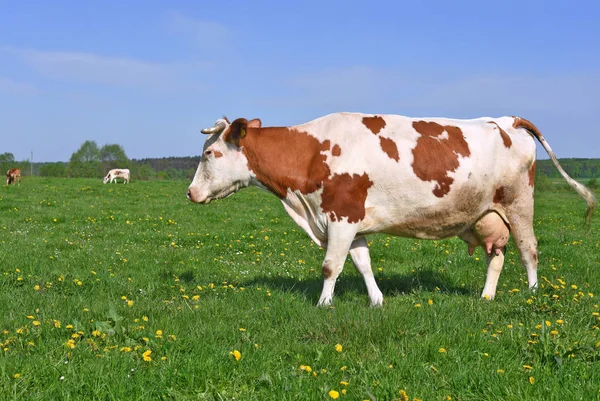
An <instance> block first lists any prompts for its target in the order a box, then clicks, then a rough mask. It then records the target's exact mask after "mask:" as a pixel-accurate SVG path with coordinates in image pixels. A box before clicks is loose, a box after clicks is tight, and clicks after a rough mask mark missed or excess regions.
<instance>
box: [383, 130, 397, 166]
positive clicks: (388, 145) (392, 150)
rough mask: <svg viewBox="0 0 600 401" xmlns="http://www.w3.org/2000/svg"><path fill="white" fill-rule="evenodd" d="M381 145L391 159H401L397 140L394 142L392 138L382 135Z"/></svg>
mask: <svg viewBox="0 0 600 401" xmlns="http://www.w3.org/2000/svg"><path fill="white" fill-rule="evenodd" d="M379 145H380V146H381V150H383V151H384V152H385V154H386V155H388V157H389V158H390V159H394V160H396V161H398V160H400V155H399V154H398V146H396V142H394V141H393V140H392V139H390V138H384V137H382V136H380V137H379Z"/></svg>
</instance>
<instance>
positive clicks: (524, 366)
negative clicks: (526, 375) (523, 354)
mask: <svg viewBox="0 0 600 401" xmlns="http://www.w3.org/2000/svg"><path fill="white" fill-rule="evenodd" d="M523 369H525V370H532V369H533V367H532V366H530V365H523Z"/></svg>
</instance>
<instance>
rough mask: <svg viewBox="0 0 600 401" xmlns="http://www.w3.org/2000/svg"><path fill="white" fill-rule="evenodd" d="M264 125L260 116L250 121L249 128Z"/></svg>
mask: <svg viewBox="0 0 600 401" xmlns="http://www.w3.org/2000/svg"><path fill="white" fill-rule="evenodd" d="M261 126H262V122H261V121H260V118H254V119H252V120H250V121H248V128H260V127H261Z"/></svg>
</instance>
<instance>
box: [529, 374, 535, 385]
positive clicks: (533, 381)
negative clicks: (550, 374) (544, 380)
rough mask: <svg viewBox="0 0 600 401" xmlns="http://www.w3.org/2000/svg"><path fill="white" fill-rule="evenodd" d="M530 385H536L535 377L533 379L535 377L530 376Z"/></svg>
mask: <svg viewBox="0 0 600 401" xmlns="http://www.w3.org/2000/svg"><path fill="white" fill-rule="evenodd" d="M529 383H530V384H533V383H535V377H533V376H529Z"/></svg>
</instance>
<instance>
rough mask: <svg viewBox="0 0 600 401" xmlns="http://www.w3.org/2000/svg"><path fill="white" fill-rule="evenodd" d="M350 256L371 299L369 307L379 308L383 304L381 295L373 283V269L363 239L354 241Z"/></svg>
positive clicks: (365, 242)
mask: <svg viewBox="0 0 600 401" xmlns="http://www.w3.org/2000/svg"><path fill="white" fill-rule="evenodd" d="M350 256H351V257H352V262H353V263H354V266H355V267H356V270H358V271H359V272H360V274H362V276H363V279H364V280H365V284H366V285H367V292H368V293H369V298H370V299H371V306H381V305H382V304H383V294H382V293H381V290H380V289H379V287H378V286H377V283H376V282H375V277H374V276H373V269H372V268H371V256H369V247H368V245H367V239H366V238H365V237H362V238H358V239H355V240H354V242H352V246H350Z"/></svg>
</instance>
